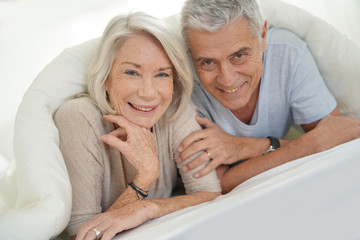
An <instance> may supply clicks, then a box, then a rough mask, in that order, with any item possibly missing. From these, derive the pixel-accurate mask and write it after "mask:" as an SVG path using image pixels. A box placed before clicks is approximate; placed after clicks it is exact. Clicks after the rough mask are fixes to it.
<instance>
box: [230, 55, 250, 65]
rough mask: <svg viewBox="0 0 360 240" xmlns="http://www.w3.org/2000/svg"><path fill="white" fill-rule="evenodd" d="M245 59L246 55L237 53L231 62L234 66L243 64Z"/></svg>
mask: <svg viewBox="0 0 360 240" xmlns="http://www.w3.org/2000/svg"><path fill="white" fill-rule="evenodd" d="M246 59H247V57H246V54H243V53H238V54H236V55H234V56H233V57H232V59H231V61H232V62H233V63H234V64H243V63H244V62H246Z"/></svg>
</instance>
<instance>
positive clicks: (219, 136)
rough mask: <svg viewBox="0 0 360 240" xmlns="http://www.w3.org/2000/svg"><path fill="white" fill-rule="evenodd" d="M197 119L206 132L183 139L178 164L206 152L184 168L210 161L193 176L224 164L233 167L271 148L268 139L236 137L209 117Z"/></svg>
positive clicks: (198, 132) (189, 168)
mask: <svg viewBox="0 0 360 240" xmlns="http://www.w3.org/2000/svg"><path fill="white" fill-rule="evenodd" d="M196 120H197V121H198V123H199V124H200V125H202V126H203V127H205V129H203V130H198V131H195V132H193V133H191V134H189V135H188V136H187V137H186V138H184V140H183V141H182V142H181V144H180V146H179V148H178V151H179V152H180V155H179V158H178V159H177V162H178V163H181V162H182V161H184V160H186V159H187V158H189V157H190V156H192V155H194V154H195V153H198V152H201V151H205V152H204V153H202V154H200V155H199V156H198V157H197V158H195V159H194V160H192V161H191V162H189V163H188V164H187V165H185V166H184V167H183V170H184V171H188V170H191V169H194V168H196V167H198V166H200V165H202V164H203V163H205V162H207V161H209V159H211V161H210V162H209V163H208V164H207V165H206V167H205V168H203V169H202V170H200V171H198V172H197V173H195V175H194V177H202V176H204V175H206V174H208V173H209V172H211V171H212V170H214V169H215V168H217V167H218V166H219V165H221V164H232V163H235V162H237V161H239V160H245V159H249V158H252V157H256V156H258V155H261V154H262V153H263V152H264V151H265V150H266V149H267V148H268V147H269V144H270V143H269V140H268V139H266V138H260V139H257V138H248V137H247V138H245V137H243V138H240V137H236V136H233V135H231V134H228V133H226V132H225V131H223V130H222V129H221V128H220V127H219V126H218V125H216V124H215V123H213V122H211V121H210V120H209V119H207V118H206V117H199V116H196Z"/></svg>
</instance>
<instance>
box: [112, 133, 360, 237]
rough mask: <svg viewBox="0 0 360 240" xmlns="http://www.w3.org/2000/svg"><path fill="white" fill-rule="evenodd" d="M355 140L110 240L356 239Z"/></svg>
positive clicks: (359, 187)
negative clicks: (210, 200)
mask: <svg viewBox="0 0 360 240" xmlns="http://www.w3.org/2000/svg"><path fill="white" fill-rule="evenodd" d="M359 149H360V139H358V140H354V141H352V142H349V143H346V144H343V145H340V146H337V147H335V148H333V149H330V150H328V151H326V152H322V153H318V154H315V155H311V156H308V157H304V158H301V159H298V160H295V161H292V162H289V163H287V164H284V165H281V166H279V167H277V168H274V169H271V170H269V171H267V172H264V173H262V174H260V175H257V176H256V177H254V178H251V179H249V180H248V181H246V182H244V183H242V184H241V185H239V186H238V187H237V188H236V189H234V190H233V191H232V192H230V193H229V194H226V195H223V196H220V197H218V198H217V199H215V200H214V201H212V202H209V203H204V204H201V205H198V206H194V207H190V208H187V209H183V210H181V211H178V212H175V213H172V214H169V215H167V216H164V217H162V218H160V219H157V220H153V221H151V222H148V223H146V224H143V225H142V226H139V227H137V228H135V229H133V230H130V231H127V232H124V233H120V234H118V235H117V236H116V237H115V239H116V240H120V239H139V240H142V239H172V240H174V239H179V240H182V239H246V240H250V239H257V240H259V239H277V240H280V239H284V240H289V239H291V240H296V239H299V240H304V239H307V240H308V239H314V240H315V239H326V240H331V239H334V240H338V239H342V240H346V239H360V230H359V223H360V205H359V203H360V174H359V173H360V151H359Z"/></svg>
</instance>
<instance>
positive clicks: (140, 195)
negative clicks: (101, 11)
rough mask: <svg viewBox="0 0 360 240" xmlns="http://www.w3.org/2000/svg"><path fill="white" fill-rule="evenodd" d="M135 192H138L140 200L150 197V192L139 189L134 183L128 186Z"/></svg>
mask: <svg viewBox="0 0 360 240" xmlns="http://www.w3.org/2000/svg"><path fill="white" fill-rule="evenodd" d="M128 185H129V186H130V187H131V188H132V189H134V191H135V192H136V196H137V198H138V199H139V200H143V199H144V198H146V197H147V196H148V195H149V191H146V190H144V189H142V188H140V187H138V186H137V185H136V184H135V183H134V182H131V183H129V184H128Z"/></svg>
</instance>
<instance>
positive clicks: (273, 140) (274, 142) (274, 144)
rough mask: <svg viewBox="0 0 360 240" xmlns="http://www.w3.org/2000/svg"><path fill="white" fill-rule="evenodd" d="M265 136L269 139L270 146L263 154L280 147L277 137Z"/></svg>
mask: <svg viewBox="0 0 360 240" xmlns="http://www.w3.org/2000/svg"><path fill="white" fill-rule="evenodd" d="M267 138H268V139H269V140H270V147H269V148H268V149H267V150H266V151H265V152H264V153H263V154H264V155H265V154H267V153H269V152H272V151H275V150H276V149H278V148H279V147H280V141H279V139H277V138H275V137H271V136H268V137H267Z"/></svg>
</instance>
